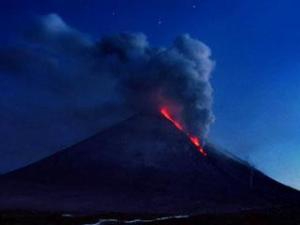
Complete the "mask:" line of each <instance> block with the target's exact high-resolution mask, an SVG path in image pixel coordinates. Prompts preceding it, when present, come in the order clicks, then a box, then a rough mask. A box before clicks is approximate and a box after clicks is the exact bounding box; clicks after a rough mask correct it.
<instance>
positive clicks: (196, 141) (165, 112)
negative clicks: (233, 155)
mask: <svg viewBox="0 0 300 225" xmlns="http://www.w3.org/2000/svg"><path fill="white" fill-rule="evenodd" d="M160 113H161V114H162V115H163V116H164V117H165V118H166V119H167V120H169V121H171V122H172V123H173V124H174V126H175V127H176V128H177V129H178V130H180V131H182V132H184V133H185V134H186V135H187V136H188V138H189V139H190V141H191V142H192V143H193V145H194V146H195V147H196V148H197V150H198V151H199V152H200V153H201V154H202V155H203V156H207V153H206V152H205V151H204V149H203V147H202V146H201V142H200V139H199V138H198V137H196V136H194V135H191V134H189V133H188V132H186V131H185V130H184V128H183V126H182V125H181V124H180V123H179V122H178V121H176V120H175V119H174V117H173V116H172V115H171V113H170V111H169V109H168V108H167V107H162V108H161V109H160Z"/></svg>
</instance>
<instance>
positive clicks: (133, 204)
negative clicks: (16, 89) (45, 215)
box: [0, 114, 300, 214]
mask: <svg viewBox="0 0 300 225" xmlns="http://www.w3.org/2000/svg"><path fill="white" fill-rule="evenodd" d="M204 149H205V152H206V153H207V154H206V156H205V157H204V156H203V155H201V154H200V153H199V151H198V150H197V148H196V147H195V145H193V143H192V142H191V141H190V140H189V138H188V137H187V135H185V134H184V133H183V132H181V131H180V130H179V129H176V128H175V127H174V125H173V124H172V123H170V121H168V120H167V119H165V118H164V117H163V116H162V115H148V114H138V115H135V116H133V117H131V118H129V119H127V120H125V121H123V122H121V123H119V124H117V125H115V126H113V127H110V128H108V129H106V130H104V131H101V132H99V133H97V134H96V135H94V136H92V137H90V138H88V139H86V140H84V141H82V142H80V143H78V144H75V145H74V146H71V147H69V148H67V149H64V150H61V151H59V152H57V153H55V154H54V155H52V156H50V157H47V158H45V159H43V160H40V161H38V162H36V163H33V164H31V165H29V166H27V167H25V168H21V169H18V170H16V171H13V172H11V173H8V174H5V175H2V176H1V177H0V209H1V210H34V211H43V212H72V213H91V214H92V213H108V212H117V213H151V214H155V213H157V214H180V213H188V214H192V213H205V212H212V211H213V212H224V211H239V210H243V209H248V208H268V207H274V206H283V205H290V204H294V203H295V204H297V203H298V202H299V200H300V194H299V193H298V192H297V191H295V190H293V189H291V188H289V187H287V186H284V185H282V184H280V183H278V182H276V181H274V180H272V179H271V178H269V177H267V176H266V175H264V174H263V173H261V172H259V171H258V170H256V169H254V168H252V167H251V166H249V165H248V164H247V163H245V162H243V161H241V160H239V159H237V158H235V157H233V156H230V155H228V154H225V153H222V152H220V151H218V150H217V149H216V148H215V147H213V146H212V145H209V144H206V145H205V146H204Z"/></svg>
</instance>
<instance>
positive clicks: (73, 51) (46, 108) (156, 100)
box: [0, 14, 214, 147]
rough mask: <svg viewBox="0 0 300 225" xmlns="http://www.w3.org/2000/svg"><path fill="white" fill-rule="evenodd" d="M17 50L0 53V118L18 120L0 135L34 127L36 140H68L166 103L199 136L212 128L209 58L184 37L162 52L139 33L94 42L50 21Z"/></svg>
mask: <svg viewBox="0 0 300 225" xmlns="http://www.w3.org/2000/svg"><path fill="white" fill-rule="evenodd" d="M21 43H22V44H19V45H17V47H1V49H0V81H1V86H0V92H1V97H0V104H1V107H2V109H3V110H2V112H1V114H2V116H4V118H5V117H7V118H10V119H12V118H14V121H18V125H15V126H17V127H18V128H17V127H14V124H5V123H4V124H2V125H1V127H0V132H1V133H5V132H7V130H11V131H14V130H19V132H20V133H23V131H26V129H28V124H30V123H32V122H33V121H34V122H33V123H34V124H38V125H37V126H38V129H36V130H37V133H40V132H41V130H43V129H44V131H47V130H48V133H50V134H51V135H54V136H55V134H53V130H55V133H57V135H60V133H61V134H62V133H63V134H64V135H66V133H67V134H68V135H70V136H72V135H73V136H74V137H75V136H76V134H75V133H76V132H83V131H86V132H87V133H89V134H90V133H92V132H94V131H95V130H97V129H99V128H101V127H103V126H107V125H108V124H110V123H113V121H115V120H116V118H122V117H125V116H128V115H130V114H133V113H136V112H140V111H151V112H152V111H158V110H159V107H161V106H162V105H166V104H167V105H168V106H169V107H170V108H171V109H172V110H173V111H174V114H176V116H177V117H178V119H179V120H181V121H182V122H183V124H184V125H185V127H186V129H187V130H189V131H191V132H193V133H194V134H198V135H199V136H201V137H204V136H205V134H206V133H207V131H208V128H209V125H210V124H211V123H212V122H213V118H214V116H213V113H212V109H211V105H212V88H211V84H210V75H211V71H212V68H213V65H214V63H213V61H212V60H211V59H210V56H211V52H210V49H209V48H208V47H207V46H206V45H205V44H203V43H202V42H200V41H198V40H196V39H193V38H192V37H190V36H189V35H187V34H185V35H181V36H179V37H177V38H176V39H175V41H174V42H173V43H172V44H171V45H170V46H169V47H153V46H151V45H150V44H149V43H148V41H147V37H146V36H145V35H144V34H142V33H122V34H115V35H111V36H106V37H103V38H101V39H100V40H99V41H95V40H93V39H92V38H90V37H89V35H86V34H84V33H81V32H79V31H78V30H76V29H74V28H72V27H71V26H69V25H68V24H66V23H65V22H64V21H63V20H62V19H61V18H60V17H59V16H58V15H56V14H50V15H47V16H44V17H41V18H39V19H38V20H37V21H36V22H35V23H34V24H33V26H32V27H31V28H30V29H28V30H27V31H26V32H25V33H24V38H23V40H22V42H21ZM16 106H17V107H16ZM5 112H7V113H6V114H5ZM15 123H16V124H17V122H15ZM22 124H23V125H22ZM62 124H63V126H64V128H63V129H62V128H61V127H62ZM8 126H9V127H10V128H9V129H7V127H8ZM74 127H76V128H74ZM49 129H53V130H49ZM22 130H23V131H22ZM66 130H67V131H68V132H66ZM32 132H33V133H34V131H32ZM72 132H73V133H72ZM25 133H26V132H25ZM44 133H45V132H44ZM46 133H47V132H46ZM28 135H30V134H28ZM31 135H33V136H34V135H39V134H31ZM25 136H26V135H25ZM46 136H47V135H46ZM77 136H78V135H77ZM79 136H80V135H79ZM25 138H28V137H24V139H25ZM21 139H22V138H21ZM44 139H47V140H46V142H47V141H48V142H49V138H47V137H46V138H45V137H44ZM71 139H72V138H71ZM21 141H22V140H21ZM8 144H9V143H8ZM2 147H3V146H2ZM6 147H7V146H6ZM46 147H47V146H46ZM48 147H50V145H49V146H48ZM52 147H53V146H52Z"/></svg>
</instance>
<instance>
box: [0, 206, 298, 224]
mask: <svg viewBox="0 0 300 225" xmlns="http://www.w3.org/2000/svg"><path fill="white" fill-rule="evenodd" d="M116 218H117V219H116ZM137 218H139V219H137ZM140 218H141V219H140ZM0 224H1V225H83V224H93V225H98V224H99V225H100V224H101V225H108V224H111V225H113V224H119V225H122V224H139V225H140V224H147V225H154V224H155V225H190V224H193V225H194V224H195V225H202V224H203V225H277V224H278V225H279V224H280V225H299V224H300V208H299V207H297V208H296V207H294V208H288V209H287V208H285V209H283V208H277V209H272V210H249V211H244V212H239V213H223V214H204V215H194V216H175V217H163V216H155V217H154V216H150V215H147V216H145V215H134V216H128V215H120V214H106V215H91V216H80V215H78V216H73V215H68V214H62V215H59V214H44V213H34V212H30V213H29V212H2V213H1V214H0Z"/></svg>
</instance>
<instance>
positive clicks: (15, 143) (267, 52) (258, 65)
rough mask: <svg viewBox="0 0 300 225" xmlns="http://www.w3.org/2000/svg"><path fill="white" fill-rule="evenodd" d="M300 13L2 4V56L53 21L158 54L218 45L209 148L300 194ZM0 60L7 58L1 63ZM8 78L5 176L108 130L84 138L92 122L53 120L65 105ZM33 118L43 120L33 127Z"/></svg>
mask: <svg viewBox="0 0 300 225" xmlns="http://www.w3.org/2000/svg"><path fill="white" fill-rule="evenodd" d="M299 7H300V3H299V2H298V1H296V0H295V1H292V0H281V1H278V0H272V1H271V0H252V1H250V0H249V1H240V0H228V1H221V0H198V1H197V0H194V1H191V0H185V1H183V0H182V1H179V0H172V1H169V0H165V1H155V0H152V1H138V0H132V1H129V0H128V1H126V0H118V1H117V0H110V1H92V0H81V1H79V0H72V1H67V0H65V1H61V0H52V1H46V0H45V1H40V0H35V1H34V0H32V1H25V0H24V1H19V0H10V1H2V2H1V3H0V27H1V30H0V42H1V51H4V50H3V49H6V48H8V47H9V48H17V47H18V46H20V45H22V42H23V40H22V35H23V33H24V30H26V29H27V27H30V23H31V21H32V20H35V19H36V18H37V17H40V16H43V15H48V14H51V13H52V14H55V15H58V16H59V17H60V18H62V19H63V20H64V21H65V22H66V23H67V24H68V25H69V26H71V27H73V28H75V29H77V30H79V31H80V32H83V33H86V34H87V36H88V38H89V39H92V40H98V39H100V38H101V37H102V36H105V35H110V34H115V33H119V32H142V33H144V34H145V35H147V37H148V40H149V42H150V43H151V45H154V46H158V47H159V46H168V45H169V43H171V42H172V41H173V40H174V39H175V37H177V36H178V35H180V34H186V33H188V34H190V35H191V36H192V37H193V38H197V39H199V40H200V41H202V42H204V43H205V44H206V45H207V46H209V48H210V49H211V52H212V58H213V60H214V61H215V68H214V71H213V77H212V85H213V89H214V104H213V111H214V114H215V117H216V121H215V123H214V124H213V125H212V126H211V131H210V134H209V141H211V142H213V143H215V144H216V145H218V146H221V148H223V149H225V150H226V151H230V152H232V153H234V154H236V155H238V156H240V157H241V158H243V159H246V160H248V161H249V162H250V163H251V164H253V165H255V166H256V167H257V168H258V169H261V170H262V171H263V172H265V173H266V174H268V175H270V176H271V177H273V178H275V179H276V180H279V181H281V182H283V183H285V184H288V185H291V186H293V187H296V188H298V189H300V175H299V174H300V150H299V146H300V138H299V136H300V113H299V110H300V92H299V85H300V76H299V75H298V73H299V71H298V70H300V63H299V62H300V61H299V58H300V45H299V40H300V29H299V27H300V14H299ZM0 60H2V61H5V60H6V59H5V58H3V57H2V56H0ZM9 66H10V67H14V69H15V70H18V69H19V68H17V66H14V65H9ZM10 69H11V68H10ZM6 73H7V68H6V67H5V66H2V67H1V66H0V93H1V98H0V101H1V102H0V107H1V108H2V110H1V111H2V112H1V113H0V115H1V122H0V123H1V124H0V135H1V136H0V141H1V144H0V172H3V173H4V172H6V171H9V170H12V169H14V168H17V167H20V166H23V165H25V164H27V163H29V162H32V161H35V160H38V159H40V158H42V157H44V156H47V155H49V154H51V153H53V152H55V151H57V150H59V149H61V148H62V147H65V146H68V145H70V144H72V143H75V142H76V141H78V140H80V139H82V138H84V137H87V136H89V135H91V134H93V133H94V132H96V131H97V130H99V127H97V126H96V125H95V126H94V127H93V128H91V129H88V130H84V129H82V128H84V124H85V123H93V121H92V122H91V121H87V120H89V118H85V115H84V114H83V115H80V116H81V121H80V122H78V123H76V124H74V123H73V122H72V121H68V119H66V121H64V117H59V119H58V120H57V121H56V119H57V118H58V117H56V116H53V117H51V115H55V113H57V112H58V111H59V110H56V111H55V112H54V113H53V114H52V112H51V110H52V109H53V107H56V105H55V104H54V103H53V102H51V101H47V100H45V98H42V97H41V96H35V97H32V96H34V95H33V94H29V93H28V91H26V90H31V89H30V85H31V82H30V77H27V78H25V79H21V80H18V82H15V81H11V80H10V78H7V76H6V75H7V74H6ZM43 85H49V83H47V82H45V83H43ZM25 86H26V87H25ZM21 89H22V90H23V92H22V91H20V90H21ZM24 93H26V94H24ZM27 93H28V95H27ZM45 95H47V94H45ZM66 95H68V93H66ZM86 104H87V105H88V104H89V102H88V101H87V102H86ZM31 109H32V110H31ZM45 111H46V112H47V113H46V114H47V115H46V116H43V112H45ZM19 112H21V113H20V114H21V116H20V115H19V114H18V113H19ZM34 113H36V114H37V115H39V116H37V117H38V118H36V120H34V122H33V121H32V117H31V115H33V114H34ZM70 114H72V112H70ZM67 115H68V114H66V118H68V116H67ZM72 116H73V115H72ZM41 121H44V122H41ZM47 121H48V122H47ZM49 121H50V124H51V125H50V126H49ZM95 124H97V123H95ZM72 132H73V133H72ZM37 133H38V135H37ZM2 138H3V139H2ZM1 139H2V140H1ZM45 139H47V140H51V139H55V140H56V141H55V142H51V143H49V142H45V141H44V140H45Z"/></svg>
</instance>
